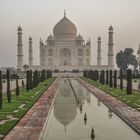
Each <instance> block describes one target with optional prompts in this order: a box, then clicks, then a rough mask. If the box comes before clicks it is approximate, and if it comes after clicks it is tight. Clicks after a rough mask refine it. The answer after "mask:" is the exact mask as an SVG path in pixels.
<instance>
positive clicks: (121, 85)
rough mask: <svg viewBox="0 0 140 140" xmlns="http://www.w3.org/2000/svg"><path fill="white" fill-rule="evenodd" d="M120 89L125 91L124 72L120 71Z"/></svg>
mask: <svg viewBox="0 0 140 140" xmlns="http://www.w3.org/2000/svg"><path fill="white" fill-rule="evenodd" d="M120 89H121V90H123V71H122V69H121V70H120Z"/></svg>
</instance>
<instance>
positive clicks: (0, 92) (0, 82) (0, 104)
mask: <svg viewBox="0 0 140 140" xmlns="http://www.w3.org/2000/svg"><path fill="white" fill-rule="evenodd" d="M0 109H2V72H1V71H0Z"/></svg>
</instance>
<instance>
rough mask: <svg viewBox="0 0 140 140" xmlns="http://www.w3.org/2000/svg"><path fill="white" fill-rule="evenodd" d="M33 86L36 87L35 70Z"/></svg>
mask: <svg viewBox="0 0 140 140" xmlns="http://www.w3.org/2000/svg"><path fill="white" fill-rule="evenodd" d="M33 87H34V88H35V87H36V72H35V71H34V72H33Z"/></svg>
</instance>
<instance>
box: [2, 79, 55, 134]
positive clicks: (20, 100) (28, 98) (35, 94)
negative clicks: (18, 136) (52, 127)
mask: <svg viewBox="0 0 140 140" xmlns="http://www.w3.org/2000/svg"><path fill="white" fill-rule="evenodd" d="M54 80H55V78H50V79H48V80H46V81H45V82H42V83H40V84H39V85H38V86H37V87H36V88H35V89H33V90H30V91H29V92H27V91H26V90H23V89H21V92H20V95H19V96H18V97H17V96H16V95H15V93H14V94H12V102H11V103H8V102H7V99H6V94H4V95H3V108H2V109H0V120H5V119H8V118H7V115H13V117H15V118H17V119H18V120H12V121H8V122H6V123H5V124H3V125H0V134H2V135H6V134H7V133H8V132H9V131H10V130H11V129H12V128H13V127H14V126H15V124H17V122H18V121H19V120H20V119H21V118H22V117H23V116H24V114H25V113H26V112H27V111H28V110H29V109H30V108H31V107H32V106H33V105H34V103H35V102H36V101H37V100H38V99H39V97H40V96H41V95H42V94H43V93H44V91H45V90H46V89H47V88H48V87H49V86H50V85H51V84H52V83H53V81H54ZM13 92H14V91H13ZM23 104H25V105H24V107H23V108H22V109H20V108H18V107H19V106H20V105H23ZM16 110H19V111H18V112H14V111H16Z"/></svg>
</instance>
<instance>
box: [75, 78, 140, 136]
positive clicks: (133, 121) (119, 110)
mask: <svg viewBox="0 0 140 140" xmlns="http://www.w3.org/2000/svg"><path fill="white" fill-rule="evenodd" d="M76 79H77V80H78V81H79V82H80V83H81V85H83V86H84V87H85V88H86V89H88V90H89V91H90V92H91V93H93V94H94V95H95V96H96V97H97V98H98V99H99V100H100V101H102V102H103V103H104V104H105V105H106V106H107V107H109V108H110V109H111V110H112V111H113V112H115V113H116V114H117V115H118V116H119V117H120V118H121V119H122V120H124V121H125V122H126V123H127V124H128V125H129V126H130V127H131V128H132V129H134V130H135V131H136V132H137V133H138V134H139V135H140V112H139V111H137V110H135V109H133V108H131V107H129V106H128V105H126V104H124V103H123V102H121V101H119V100H117V99H116V98H114V97H112V96H110V95H108V94H106V93H105V92H104V91H102V90H100V89H98V88H96V87H95V86H93V85H91V84H89V83H87V82H86V81H84V80H82V79H80V78H76Z"/></svg>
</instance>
